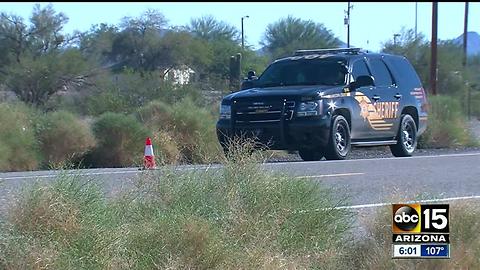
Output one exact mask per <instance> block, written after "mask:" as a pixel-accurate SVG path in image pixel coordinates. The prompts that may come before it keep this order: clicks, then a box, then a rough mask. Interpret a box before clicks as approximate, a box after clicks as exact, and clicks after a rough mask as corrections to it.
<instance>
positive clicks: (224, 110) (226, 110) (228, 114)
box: [220, 105, 232, 119]
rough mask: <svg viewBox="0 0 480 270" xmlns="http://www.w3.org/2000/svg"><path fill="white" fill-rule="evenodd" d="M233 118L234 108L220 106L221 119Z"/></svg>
mask: <svg viewBox="0 0 480 270" xmlns="http://www.w3.org/2000/svg"><path fill="white" fill-rule="evenodd" d="M230 118H232V106H230V105H220V119H230Z"/></svg>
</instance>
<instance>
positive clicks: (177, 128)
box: [172, 98, 221, 163]
mask: <svg viewBox="0 0 480 270" xmlns="http://www.w3.org/2000/svg"><path fill="white" fill-rule="evenodd" d="M172 111H173V112H172V118H173V125H174V126H173V130H174V132H175V136H176V137H175V138H176V140H177V142H178V144H179V147H180V151H181V153H182V155H183V157H184V159H185V161H186V162H191V163H205V162H213V161H217V160H218V157H219V156H220V155H221V152H220V145H219V144H218V139H217V135H216V133H215V118H214V117H213V116H212V115H211V114H210V113H209V112H208V110H207V109H205V108H200V107H198V106H196V105H195V104H194V102H193V101H192V100H191V99H189V98H187V99H184V100H182V101H181V102H178V103H175V104H174V105H173V106H172Z"/></svg>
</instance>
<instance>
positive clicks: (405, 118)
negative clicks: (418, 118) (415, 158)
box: [390, 114, 417, 157]
mask: <svg viewBox="0 0 480 270" xmlns="http://www.w3.org/2000/svg"><path fill="white" fill-rule="evenodd" d="M415 148H417V125H416V124H415V121H414V120H413V118H412V117H411V116H410V115H408V114H404V115H402V119H401V121H400V127H399V129H398V134H397V144H394V145H390V151H392V154H393V155H394V156H396V157H409V156H411V155H412V154H413V151H415Z"/></svg>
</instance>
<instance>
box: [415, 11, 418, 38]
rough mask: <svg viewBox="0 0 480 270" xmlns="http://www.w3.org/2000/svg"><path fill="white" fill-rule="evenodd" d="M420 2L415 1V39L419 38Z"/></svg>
mask: <svg viewBox="0 0 480 270" xmlns="http://www.w3.org/2000/svg"><path fill="white" fill-rule="evenodd" d="M417 18H418V2H415V39H417Z"/></svg>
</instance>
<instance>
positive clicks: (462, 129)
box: [0, 5, 480, 171]
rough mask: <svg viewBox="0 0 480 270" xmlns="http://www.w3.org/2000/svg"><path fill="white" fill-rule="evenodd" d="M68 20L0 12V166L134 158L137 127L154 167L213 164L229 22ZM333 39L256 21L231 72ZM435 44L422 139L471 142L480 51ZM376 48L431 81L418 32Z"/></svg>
mask: <svg viewBox="0 0 480 270" xmlns="http://www.w3.org/2000/svg"><path fill="white" fill-rule="evenodd" d="M67 21H68V18H67V16H66V15H65V14H63V13H61V12H56V11H55V10H54V9H53V7H52V6H51V5H43V6H40V5H36V6H35V8H34V9H33V11H32V14H31V18H30V19H29V21H26V20H25V19H24V18H22V17H20V16H17V15H15V14H8V13H6V12H1V11H0V49H1V50H0V110H1V112H2V113H1V115H0V152H1V153H2V155H0V171H18V170H36V169H48V168H51V167H59V166H60V167H61V166H63V165H66V164H73V166H76V167H103V166H109V167H123V166H135V165H137V164H138V163H140V162H141V154H142V151H143V147H144V145H143V141H144V140H145V138H144V137H145V136H151V137H152V138H153V140H154V142H153V143H154V149H155V154H156V156H157V157H158V158H159V163H161V164H182V163H210V162H220V161H221V150H220V146H219V145H218V142H217V140H216V135H215V130H214V125H215V120H216V118H217V116H218V107H219V102H220V100H221V97H222V96H223V95H225V94H227V93H229V92H230V91H231V90H234V86H233V85H235V83H233V84H232V83H231V82H230V77H231V75H232V74H231V71H230V68H229V66H230V62H229V61H230V57H231V56H234V55H236V54H237V53H238V52H240V51H242V49H241V45H240V44H241V42H240V33H239V31H238V29H237V28H236V27H234V26H232V25H229V24H227V23H225V22H222V21H219V20H217V19H215V18H214V17H212V16H203V17H198V18H192V20H191V22H189V23H188V24H186V25H182V26H178V25H171V24H169V21H168V19H167V17H165V15H164V14H162V13H161V12H160V11H158V10H146V11H145V12H144V13H142V14H140V15H139V16H137V17H125V18H123V19H122V21H121V22H120V23H119V24H117V25H108V24H104V23H101V22H99V24H97V25H92V27H91V29H90V30H88V31H85V32H76V33H73V34H65V33H64V32H63V27H64V26H65V24H66V23H67ZM284 29H287V30H288V31H283V30H284ZM340 45H341V41H340V40H339V38H338V37H335V36H334V35H333V33H332V32H331V31H330V30H329V29H327V28H326V27H325V26H324V25H323V24H321V23H316V22H313V21H311V20H302V19H300V18H295V17H292V16H289V17H287V18H282V19H280V20H278V21H276V22H272V23H271V24H270V25H268V27H267V28H266V29H265V33H264V39H263V43H262V46H263V49H262V50H260V51H255V50H254V49H253V47H252V46H250V45H249V44H248V40H247V44H246V47H245V50H244V51H243V54H242V65H241V72H240V74H241V77H244V75H245V74H246V73H247V71H248V70H255V71H256V72H257V74H260V73H261V72H262V71H263V70H264V69H265V67H266V66H267V65H268V63H270V62H271V61H272V60H274V59H276V58H278V57H283V56H286V55H289V54H290V53H291V52H292V51H293V50H295V49H299V48H302V49H313V48H331V47H338V46H340ZM438 50H439V56H438V62H439V81H438V92H439V96H438V97H432V96H431V95H429V100H430V103H431V104H430V109H431V115H430V117H429V121H430V122H429V129H428V131H427V133H426V134H425V135H424V136H423V138H422V140H421V141H420V144H419V146H420V147H424V148H430V147H462V146H469V145H473V144H475V141H474V140H472V139H471V138H470V137H471V136H470V134H469V133H468V130H467V126H466V124H465V123H466V121H465V118H466V113H467V107H468V106H466V104H467V102H470V108H471V114H472V116H474V117H480V112H479V109H478V108H480V88H479V85H480V84H479V82H480V76H479V75H478V72H475V71H476V70H479V69H480V56H474V57H471V58H470V59H469V60H468V65H467V67H466V68H464V67H463V66H462V63H461V61H462V51H461V48H460V47H459V45H456V44H454V42H453V41H451V40H447V41H441V42H440V43H439V45H438ZM382 51H383V52H387V53H395V54H401V55H405V56H406V57H407V58H408V59H409V60H410V61H411V62H412V63H413V65H414V66H415V68H416V70H417V71H418V73H419V75H420V77H421V79H422V82H423V83H424V87H425V89H427V90H428V89H429V81H428V74H429V73H428V72H429V70H428V67H429V42H428V40H427V39H426V38H425V36H424V35H422V34H419V35H418V36H417V38H415V35H414V32H413V30H408V29H403V30H402V34H401V36H400V38H399V39H398V41H397V42H396V43H395V44H393V42H392V41H391V40H387V41H386V42H385V44H384V46H383V49H382ZM179 74H183V75H182V76H180V75H179ZM180 77H182V78H180ZM468 91H470V94H468ZM133 122H137V123H133Z"/></svg>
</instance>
